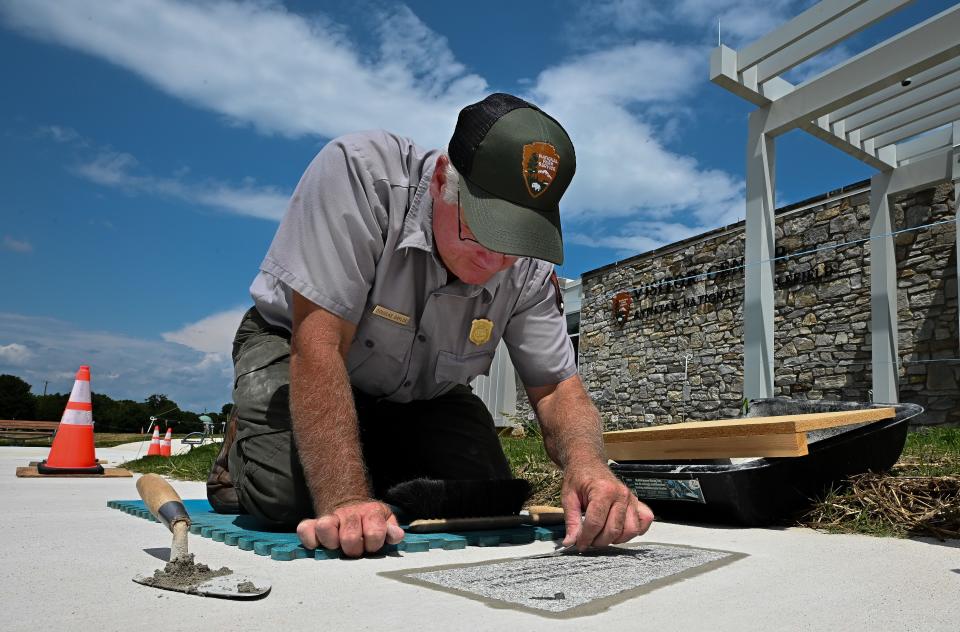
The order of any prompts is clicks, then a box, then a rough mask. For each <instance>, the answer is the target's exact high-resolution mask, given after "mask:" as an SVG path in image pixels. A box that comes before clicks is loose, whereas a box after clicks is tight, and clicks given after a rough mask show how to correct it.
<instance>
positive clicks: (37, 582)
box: [0, 446, 960, 632]
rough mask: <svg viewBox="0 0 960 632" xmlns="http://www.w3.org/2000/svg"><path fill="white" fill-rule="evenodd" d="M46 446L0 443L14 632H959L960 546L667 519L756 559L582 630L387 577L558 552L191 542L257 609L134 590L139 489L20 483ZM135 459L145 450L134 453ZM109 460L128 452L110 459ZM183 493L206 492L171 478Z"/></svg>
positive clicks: (152, 529) (667, 537)
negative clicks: (276, 555)
mask: <svg viewBox="0 0 960 632" xmlns="http://www.w3.org/2000/svg"><path fill="white" fill-rule="evenodd" d="M46 452H47V451H46V450H45V449H43V448H0V504H2V506H3V508H4V511H3V512H0V534H3V546H0V595H3V604H4V608H3V617H4V621H3V623H2V624H0V628H3V629H4V630H25V631H26V630H29V631H31V632H35V631H36V630H42V629H70V630H98V631H108V630H124V631H125V632H128V631H130V630H147V629H162V630H164V632H172V631H174V630H206V631H211V632H212V631H215V630H227V629H229V630H258V631H260V632H264V631H266V630H275V629H281V630H282V629H290V630H300V629H320V630H418V631H423V630H511V631H513V630H550V631H556V630H571V631H576V632H585V631H587V630H605V631H610V632H612V631H627V630H639V629H643V630H649V631H656V632H667V631H670V630H710V631H716V630H736V631H738V632H745V631H748V630H764V631H765V632H769V631H770V630H829V631H830V632H836V631H838V630H843V631H844V632H850V631H856V630H865V631H870V632H879V631H883V632H887V631H892V630H944V631H947V630H949V631H950V632H955V631H956V630H958V629H960V599H958V595H960V541H951V542H947V543H940V542H937V541H933V540H893V539H880V538H870V537H865V536H836V535H825V534H820V533H816V532H814V531H810V530H806V529H784V530H767V529H718V528H706V527H698V526H687V525H677V524H667V523H657V524H655V525H654V527H653V528H652V529H651V531H650V533H649V534H648V535H647V536H646V537H645V538H644V539H645V540H646V541H649V542H660V543H671V544H682V545H688V546H696V547H704V548H713V549H722V550H728V551H737V552H740V553H745V554H746V555H747V557H745V558H744V559H741V560H738V561H736V562H734V563H732V564H729V565H727V566H725V567H722V568H719V569H717V570H714V571H711V572H708V573H705V574H702V575H699V576H696V577H693V578H691V579H687V580H684V581H681V582H678V583H675V584H672V585H669V586H666V587H663V588H659V589H657V590H654V591H653V592H650V593H647V594H645V595H641V596H638V597H635V598H632V599H630V600H628V601H626V602H623V603H620V604H618V605H615V606H613V607H612V608H610V609H609V610H607V611H605V612H601V613H599V614H596V615H591V616H588V617H582V618H575V619H569V620H551V619H546V618H543V617H541V616H538V615H534V614H527V613H523V612H517V611H514V610H504V609H496V608H491V607H489V606H487V605H484V604H483V603H480V602H477V601H473V600H469V599H466V598H463V597H460V596H457V595H453V594H449V593H444V592H439V591H434V590H429V589H425V588H419V587H416V586H412V585H408V584H404V583H401V582H398V581H396V580H394V579H388V578H385V577H381V576H380V575H379V574H378V573H380V572H383V571H392V570H402V569H413V568H421V567H428V566H436V565H441V564H459V563H467V562H478V561H484V560H493V559H503V558H511V557H520V556H526V555H531V554H536V553H544V552H548V551H550V550H552V548H553V547H552V545H551V544H550V543H548V542H538V543H534V544H528V545H523V546H510V547H497V548H468V549H465V550H460V551H442V550H436V551H430V552H428V553H412V554H404V555H401V556H396V557H385V558H381V559H362V560H326V561H314V560H298V561H294V562H275V561H272V560H270V559H267V558H263V557H259V556H256V555H253V554H252V553H250V552H241V551H239V550H237V549H236V548H233V547H228V546H225V545H223V544H222V543H215V542H212V541H210V540H207V539H205V538H200V537H195V536H191V540H190V546H191V550H192V551H193V552H194V553H196V556H197V559H198V561H202V562H205V563H207V564H209V565H211V566H214V567H219V566H221V565H227V566H230V567H231V568H233V569H234V570H235V571H237V572H244V573H247V574H250V575H258V576H263V577H266V578H268V579H270V580H271V581H272V582H273V592H272V593H271V594H270V595H269V596H268V597H267V598H265V599H263V600H260V601H256V602H235V601H222V600H215V599H203V598H200V597H192V596H189V595H181V594H178V593H171V592H165V591H158V590H155V589H150V588H147V587H144V586H140V585H138V584H135V583H133V582H132V581H130V579H131V577H133V576H134V575H136V574H138V573H149V572H151V571H152V570H153V569H155V568H159V567H160V566H162V562H161V561H160V560H159V559H157V556H165V555H166V554H167V553H168V550H167V549H168V547H169V545H170V536H169V534H168V532H167V531H166V530H165V529H164V528H163V527H162V526H160V525H158V524H156V523H152V522H148V521H146V520H141V519H137V518H133V517H131V516H127V515H125V514H123V513H121V512H118V511H115V510H112V509H108V508H107V507H106V501H107V500H110V499H128V498H136V496H137V493H136V489H135V487H134V479H58V480H49V479H17V478H16V477H15V475H14V473H15V468H16V466H18V465H26V464H27V462H28V461H31V460H37V459H40V458H43V457H44V456H46ZM132 453H133V454H135V453H136V450H135V449H134V450H133V451H132ZM97 454H98V457H99V458H101V459H106V460H108V461H110V462H111V464H113V463H116V462H118V461H121V460H123V459H127V458H131V450H130V448H129V446H127V447H121V448H119V449H101V450H98V451H97ZM174 486H175V487H176V488H177V490H178V491H179V492H180V494H181V495H182V496H183V497H184V498H202V497H203V494H204V491H203V485H202V484H200V483H188V482H174Z"/></svg>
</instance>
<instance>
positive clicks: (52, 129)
mask: <svg viewBox="0 0 960 632" xmlns="http://www.w3.org/2000/svg"><path fill="white" fill-rule="evenodd" d="M37 135H38V136H40V137H42V138H49V139H51V140H54V141H56V142H58V143H73V142H83V139H82V138H81V137H80V134H79V133H77V131H76V130H75V129H72V128H69V127H63V126H62V125H44V126H42V127H40V128H39V129H38V130H37Z"/></svg>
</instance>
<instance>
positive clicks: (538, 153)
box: [523, 142, 560, 197]
mask: <svg viewBox="0 0 960 632" xmlns="http://www.w3.org/2000/svg"><path fill="white" fill-rule="evenodd" d="M559 168H560V154H558V153H557V148H556V147H554V146H553V145H551V144H550V143H541V142H537V143H529V144H527V145H524V146H523V181H524V182H525V183H526V185H527V192H528V193H529V194H530V197H538V196H539V195H540V194H541V193H543V192H544V191H546V190H547V187H549V186H550V183H551V182H553V179H554V178H555V177H557V169H559Z"/></svg>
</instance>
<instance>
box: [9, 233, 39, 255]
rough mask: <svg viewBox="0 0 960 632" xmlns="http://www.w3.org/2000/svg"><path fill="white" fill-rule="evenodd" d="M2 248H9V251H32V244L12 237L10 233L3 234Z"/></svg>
mask: <svg viewBox="0 0 960 632" xmlns="http://www.w3.org/2000/svg"><path fill="white" fill-rule="evenodd" d="M2 244H3V249H4V250H9V251H10V252H23V253H26V252H33V244H31V243H30V242H29V241H21V240H19V239H14V238H13V237H11V236H10V235H4V236H3V242H2Z"/></svg>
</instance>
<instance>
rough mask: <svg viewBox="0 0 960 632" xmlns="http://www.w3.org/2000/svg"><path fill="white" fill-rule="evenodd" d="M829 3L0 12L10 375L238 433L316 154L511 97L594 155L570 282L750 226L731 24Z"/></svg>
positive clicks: (749, 25) (812, 183) (783, 178)
mask: <svg viewBox="0 0 960 632" xmlns="http://www.w3.org/2000/svg"><path fill="white" fill-rule="evenodd" d="M811 4H812V3H811V2H809V1H793V0H767V1H766V2H762V3H758V2H749V1H747V0H669V1H668V0H606V1H602V2H576V1H573V0H569V1H568V0H557V1H554V2H541V3H521V2H515V1H514V2H497V1H493V2H485V3H482V5H476V4H469V5H464V4H462V3H457V2H427V1H416V2H408V3H406V4H400V3H393V2H388V1H372V0H356V1H354V2H349V3H347V2H306V1H296V2H287V3H281V2H278V1H266V0H261V1H256V2H239V1H208V2H185V1H181V0H124V1H123V2H100V1H98V0H72V1H70V2H58V1H55V0H22V1H18V0H0V74H2V76H3V77H4V85H5V90H4V93H3V98H2V99H0V266H2V269H3V271H4V272H3V276H2V278H3V282H2V291H0V373H13V374H16V375H19V376H21V377H23V378H24V379H26V380H27V381H29V382H30V383H31V384H32V385H33V387H34V392H42V390H43V386H44V382H45V381H47V382H49V385H48V389H49V390H50V391H51V392H53V391H61V392H64V391H68V390H69V389H70V386H71V384H72V379H73V374H74V372H75V371H76V368H77V366H78V365H80V364H90V365H91V366H92V370H93V378H92V379H93V388H94V390H96V391H99V392H103V393H106V394H109V395H111V396H112V397H115V398H120V397H129V398H133V399H137V400H141V399H143V398H145V397H146V396H147V395H149V394H151V393H156V392H159V393H165V394H167V395H168V396H169V397H171V398H172V399H174V400H176V401H177V402H179V403H180V404H181V405H183V406H184V407H185V408H189V409H193V410H198V411H199V410H202V409H204V408H207V409H214V410H219V408H220V406H221V405H222V404H223V403H225V402H227V401H228V400H229V397H230V382H231V377H230V376H231V375H232V369H231V365H230V361H229V348H230V340H231V338H232V335H233V331H234V330H235V328H236V324H237V322H238V320H239V316H240V314H241V313H242V312H243V311H244V310H245V309H246V308H247V306H248V305H249V294H248V291H247V290H248V287H249V284H250V281H251V280H252V279H253V276H254V275H255V273H256V270H257V267H258V265H259V263H260V261H261V259H262V257H263V254H264V253H265V252H266V249H267V247H268V246H269V243H270V241H271V239H272V237H273V234H274V231H275V230H276V227H277V222H278V221H279V218H280V217H281V216H282V214H283V211H284V208H285V204H286V199H287V198H288V196H289V195H290V193H291V192H292V190H293V188H294V186H295V185H296V183H297V181H298V179H299V178H300V175H301V174H302V172H303V169H304V168H305V167H306V165H307V164H308V163H309V161H310V159H311V158H312V157H313V155H314V154H315V153H316V152H317V151H318V150H319V148H320V147H322V146H323V145H324V143H325V142H327V141H328V140H329V139H330V138H332V137H335V136H337V135H339V134H342V133H346V132H350V131H356V130H360V129H370V128H386V129H389V130H391V131H394V132H398V133H401V134H404V135H408V136H410V137H412V138H414V139H415V140H417V142H419V143H420V144H422V145H425V146H442V145H445V144H446V141H447V140H448V138H449V134H450V132H451V131H452V127H453V123H454V121H455V120H456V114H457V112H458V110H459V109H460V108H461V107H462V106H463V105H466V104H467V103H471V102H474V101H476V100H479V99H480V98H482V97H483V96H485V95H486V94H488V93H490V92H494V91H506V92H512V93H514V94H518V95H520V96H522V97H525V98H528V99H530V100H532V101H534V102H536V103H538V104H539V105H541V106H542V107H544V109H546V110H547V111H548V112H550V113H551V114H553V115H554V116H556V117H557V118H558V119H559V120H560V121H561V122H562V123H563V124H564V126H565V127H566V128H567V130H568V132H569V133H570V135H571V137H572V138H573V140H574V143H575V144H576V147H577V154H578V172H577V176H576V177H575V179H574V183H573V185H572V186H571V188H570V190H569V191H568V194H567V196H566V197H565V204H564V205H563V209H562V211H563V221H564V235H565V242H566V261H565V263H564V265H563V266H562V267H561V268H560V270H559V272H560V273H561V275H562V276H567V277H578V276H579V275H580V274H581V273H582V272H584V271H586V270H590V269H593V268H596V267H599V266H602V265H606V264H608V263H611V262H613V261H615V260H618V259H623V258H626V257H629V256H632V255H635V254H638V253H640V252H644V251H646V250H649V249H652V248H656V247H659V246H662V245H664V244H668V243H671V242H673V241H677V240H679V239H683V238H686V237H689V236H691V235H695V234H698V233H700V232H703V231H706V230H709V229H711V228H714V227H716V226H720V225H723V224H727V223H730V222H733V221H737V220H739V219H740V218H742V216H743V214H744V201H743V178H744V175H743V172H744V152H745V140H746V138H745V137H746V115H747V114H748V113H749V111H750V110H751V106H749V105H748V104H747V103H745V102H743V101H742V100H740V99H739V98H737V97H735V96H733V95H731V94H729V93H728V92H726V91H725V90H723V89H721V88H719V87H717V86H714V85H713V84H711V83H710V82H709V80H708V60H709V53H710V50H711V48H712V47H713V46H715V45H716V41H717V20H718V19H719V20H720V24H721V37H722V38H723V41H724V43H725V44H727V45H728V46H731V47H733V48H740V47H742V46H743V45H744V44H748V43H750V42H751V41H753V40H754V39H756V38H757V37H759V36H760V35H763V34H764V33H766V32H768V31H770V30H772V29H773V28H775V27H776V26H777V25H779V24H781V23H783V22H785V21H786V20H788V19H789V18H790V17H792V16H794V15H796V14H798V13H800V12H801V11H803V10H804V9H805V8H807V7H808V6H810V5H811ZM952 4H953V3H952V2H942V1H941V2H935V1H928V2H922V1H921V2H916V3H914V4H912V5H910V6H908V7H907V8H906V9H904V10H902V11H900V12H899V13H896V14H894V15H893V16H892V17H890V18H887V19H886V20H884V21H882V22H881V23H879V24H877V25H875V26H873V27H871V28H870V29H867V30H866V31H864V32H863V33H862V34H860V35H858V36H857V37H855V38H853V39H852V40H848V41H847V42H845V43H844V44H842V45H840V46H838V47H837V48H835V49H832V50H829V51H826V52H825V53H823V54H822V55H820V56H818V57H816V58H814V59H812V60H810V61H808V62H807V63H805V64H804V65H802V66H800V67H798V68H796V69H794V71H792V75H791V76H790V77H789V78H790V79H791V80H793V81H794V82H801V81H803V80H804V79H806V78H809V77H811V76H814V75H815V74H817V72H819V71H820V70H823V69H824V68H827V67H829V66H831V65H833V64H836V63H838V62H840V61H843V60H844V59H846V58H847V57H850V56H852V55H854V54H856V53H859V52H861V51H862V50H865V49H866V48H868V47H869V46H872V45H873V44H875V43H878V42H879V41H882V40H883V39H885V38H887V37H889V36H890V35H892V34H895V33H897V32H899V31H901V30H903V29H905V28H907V27H909V26H911V25H913V24H916V23H918V22H920V21H922V20H923V19H926V18H927V17H930V16H931V15H934V14H935V13H937V12H939V11H942V10H944V9H946V8H948V7H949V6H951V5H952ZM481 6H482V10H480V9H477V8H475V7H481ZM467 7H469V8H467ZM777 164H778V175H777V194H778V205H783V204H787V203H791V202H796V201H798V200H801V199H804V198H806V197H810V196H814V195H817V194H819V193H822V192H825V191H827V190H830V189H833V188H837V187H839V186H842V185H845V184H849V183H851V182H854V181H857V180H860V179H863V178H867V177H869V176H870V175H872V173H873V172H872V170H871V169H870V168H868V167H866V166H864V165H861V164H860V163H858V162H856V161H855V160H853V159H851V158H849V157H847V156H846V155H844V154H842V153H841V152H839V151H838V150H836V149H833V148H831V147H829V146H827V145H826V144H823V143H822V142H820V141H818V140H816V139H813V138H810V137H807V136H805V135H803V134H802V133H799V132H794V133H791V134H788V135H786V136H785V137H783V138H781V139H779V141H778V145H777Z"/></svg>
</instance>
